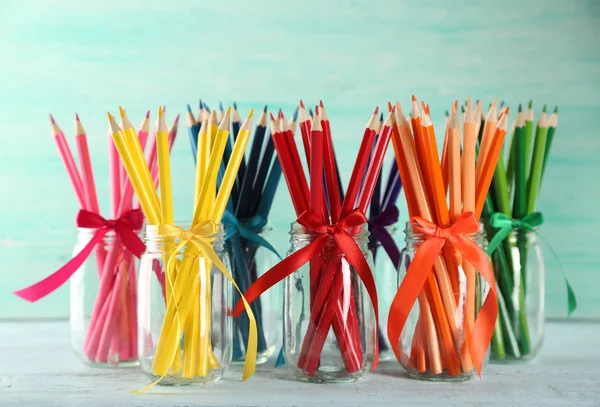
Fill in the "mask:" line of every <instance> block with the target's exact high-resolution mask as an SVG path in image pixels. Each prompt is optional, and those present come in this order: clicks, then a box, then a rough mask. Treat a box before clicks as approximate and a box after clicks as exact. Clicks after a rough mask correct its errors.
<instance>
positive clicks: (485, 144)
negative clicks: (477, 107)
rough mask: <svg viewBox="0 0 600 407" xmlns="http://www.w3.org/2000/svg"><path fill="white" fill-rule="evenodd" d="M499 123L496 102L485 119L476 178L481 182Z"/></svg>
mask: <svg viewBox="0 0 600 407" xmlns="http://www.w3.org/2000/svg"><path fill="white" fill-rule="evenodd" d="M497 121H498V113H497V111H496V100H494V103H492V106H491V107H490V110H489V112H488V115H487V118H486V119H485V125H484V126H483V135H482V137H481V146H480V148H479V158H478V159H477V167H476V168H477V170H476V171H475V177H476V179H477V180H479V177H480V176H481V171H482V170H483V163H485V162H486V161H487V155H488V153H489V151H490V145H491V144H492V139H493V138H494V135H495V134H496V124H497Z"/></svg>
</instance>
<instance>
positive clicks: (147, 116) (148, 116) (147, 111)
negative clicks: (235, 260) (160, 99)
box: [146, 108, 165, 119]
mask: <svg viewBox="0 0 600 407" xmlns="http://www.w3.org/2000/svg"><path fill="white" fill-rule="evenodd" d="M164 110H165V109H164V108H163V111H164ZM149 118H150V110H146V119H149Z"/></svg>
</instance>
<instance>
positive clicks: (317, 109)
mask: <svg viewBox="0 0 600 407" xmlns="http://www.w3.org/2000/svg"><path fill="white" fill-rule="evenodd" d="M315 114H316V115H317V116H318V115H319V106H315Z"/></svg>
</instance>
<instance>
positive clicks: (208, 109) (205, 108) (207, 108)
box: [202, 103, 210, 112]
mask: <svg viewBox="0 0 600 407" xmlns="http://www.w3.org/2000/svg"><path fill="white" fill-rule="evenodd" d="M202 108H203V109H204V110H206V111H207V112H210V108H209V107H208V105H207V104H206V103H202Z"/></svg>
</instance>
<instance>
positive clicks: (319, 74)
mask: <svg viewBox="0 0 600 407" xmlns="http://www.w3.org/2000/svg"><path fill="white" fill-rule="evenodd" d="M0 16H2V21H3V23H2V25H0V51H1V55H2V60H1V62H0V117H1V127H0V129H1V135H0V185H1V186H2V189H1V191H2V200H0V226H1V228H0V256H1V264H2V266H1V272H0V287H1V291H0V317H15V318H16V317H57V316H65V315H67V314H68V298H67V296H68V289H67V287H63V288H62V289H60V290H59V291H58V292H56V293H54V294H53V295H51V296H49V297H47V298H45V299H43V300H41V301H39V302H38V303H37V304H33V305H32V304H27V303H25V302H24V301H22V300H19V299H17V298H16V297H14V296H12V295H11V294H10V293H11V292H12V291H13V290H15V289H17V288H21V287H23V286H25V285H27V284H29V283H32V282H34V281H37V280H38V279H40V278H42V277H43V276H46V275H47V274H48V273H50V272H52V271H54V270H55V269H57V268H58V267H59V266H60V265H62V264H63V263H64V262H65V261H66V260H67V259H68V257H69V255H70V252H71V249H72V246H73V244H74V217H75V214H76V212H77V209H78V208H77V203H76V200H75V198H74V196H73V192H72V190H71V187H70V184H69V182H68V179H67V177H66V175H65V171H64V170H63V167H62V164H61V161H60V159H59V156H58V153H57V151H56V146H55V145H54V143H53V140H52V138H51V137H50V132H49V123H48V119H47V113H48V112H49V111H51V112H52V113H53V114H54V115H55V117H56V118H57V120H58V121H59V123H60V124H61V125H62V127H63V128H64V129H65V131H66V132H67V135H68V137H69V138H70V140H72V126H73V125H72V123H73V121H72V120H73V115H74V112H76V111H77V112H78V113H79V115H80V116H81V118H82V120H83V123H84V126H85V127H86V130H87V132H88V139H89V143H90V145H91V149H92V154H93V157H92V158H93V162H94V167H95V173H96V178H97V184H98V185H97V186H98V189H99V192H100V194H101V198H102V207H103V210H104V211H105V212H104V213H106V210H107V207H108V189H107V184H106V183H107V161H106V144H107V139H106V132H107V121H106V111H111V112H113V113H115V112H117V111H118V105H119V104H121V105H123V106H124V107H125V108H126V109H127V111H128V113H129V115H130V117H131V118H132V120H134V122H136V123H137V122H138V121H139V120H141V118H142V116H143V114H144V112H145V110H146V109H152V113H153V116H154V114H155V111H156V109H157V106H158V105H159V104H166V105H167V114H168V117H169V120H172V118H173V116H174V114H175V113H176V112H183V111H184V109H185V104H186V103H192V104H195V103H197V98H198V97H200V96H201V97H202V98H204V99H205V100H206V101H207V102H208V103H209V105H210V106H211V107H216V105H217V103H218V101H219V100H222V101H223V102H224V103H231V102H232V101H233V100H234V99H235V100H236V101H237V102H238V105H239V106H240V108H241V110H242V112H243V113H246V112H247V111H248V109H249V108H250V107H256V108H259V107H260V106H262V104H264V103H269V106H270V107H272V108H277V107H282V108H283V109H284V111H285V112H286V113H287V114H291V112H292V110H293V108H294V105H295V104H296V103H297V101H298V99H299V98H303V99H304V101H305V102H307V103H310V104H315V103H316V102H317V101H318V99H323V100H324V101H325V103H326V105H327V107H328V113H329V116H330V119H331V121H332V129H333V135H334V139H335V145H336V148H337V152H338V155H339V159H340V166H341V168H342V172H343V174H344V175H343V178H344V181H345V182H346V181H347V179H348V177H349V172H350V169H351V165H352V163H353V160H354V157H355V154H356V151H357V149H358V143H359V137H360V135H361V134H362V129H363V127H364V124H365V123H366V121H367V120H368V118H369V115H370V113H371V111H372V109H373V108H374V106H376V105H380V106H384V105H385V103H386V102H387V101H388V100H396V99H399V100H400V101H401V102H402V103H403V104H404V105H405V106H407V105H408V103H409V101H410V95H411V93H415V94H416V95H417V96H418V97H419V98H420V99H424V100H425V101H427V102H428V103H429V104H430V105H431V111H432V117H433V118H434V122H435V124H436V125H437V129H438V137H440V136H441V135H442V134H443V132H442V130H441V129H442V125H443V121H444V114H443V113H444V110H446V109H448V108H449V106H450V104H451V103H452V101H453V100H454V98H458V99H459V100H461V101H462V100H464V99H465V98H466V96H468V95H471V96H473V97H474V98H475V99H477V98H481V99H483V100H484V101H485V102H486V104H487V103H489V102H491V100H492V99H493V98H494V97H498V98H499V99H504V100H506V101H507V103H508V104H509V105H510V106H511V107H513V109H516V105H517V103H518V102H520V101H526V100H528V99H529V98H533V99H534V102H535V107H536V115H537V114H539V110H540V108H541V105H542V104H543V103H548V104H549V105H550V106H554V105H555V104H556V105H559V106H560V118H559V121H560V124H559V129H558V132H557V137H556V140H555V145H554V149H553V155H552V157H551V159H550V166H549V169H548V171H547V174H546V179H545V185H544V187H543V191H542V195H541V197H540V203H539V209H540V210H542V211H543V212H544V213H545V215H546V219H547V223H546V224H545V225H544V228H543V232H544V235H545V236H546V237H547V239H548V240H549V242H550V243H551V244H552V246H553V247H554V249H555V251H556V252H557V254H558V255H559V257H560V258H561V259H562V262H563V265H564V266H565V268H566V269H567V271H568V273H569V275H570V276H571V281H572V283H573V286H574V288H575V290H576V292H577V295H578V298H579V303H580V307H579V310H578V311H577V312H576V314H575V316H577V317H599V316H600V303H599V301H598V299H599V295H598V287H599V285H600V273H599V267H598V263H599V260H600V255H599V254H598V252H599V250H598V238H599V236H598V232H597V231H596V230H597V228H599V227H600V216H599V215H598V214H599V213H600V212H599V211H598V205H597V199H598V197H599V192H598V185H599V181H598V180H599V177H600V164H599V158H598V155H599V153H600V134H599V132H598V118H599V117H600V103H599V101H598V94H599V93H600V46H599V42H598V41H599V38H600V3H599V2H597V1H593V0H590V1H514V0H507V1H503V2H482V1H459V2H442V1H437V2H434V1H421V2H416V1H415V2H408V1H397V0H396V1H392V0H387V1H373V2H371V1H366V0H365V1H341V0H336V1H321V2H317V1H312V0H304V1H300V2H285V1H275V0H269V1H262V2H259V3H258V2H257V3H253V2H248V1H242V0H231V1H228V2H216V1H215V2H210V3H209V2H204V1H193V0H171V1H149V0H145V1H138V0H135V1H131V0H127V1H123V0H122V1H116V0H105V1H102V2H100V1H85V2H84V1H74V0H63V1H43V0H23V1H17V0H14V1H13V0H8V1H6V0H4V1H2V2H0ZM513 117H514V115H513ZM440 145H441V140H440ZM390 150H391V149H390ZM388 158H389V159H391V156H390V157H388ZM173 172H174V178H175V180H174V185H175V197H174V200H175V202H176V205H177V207H176V211H177V217H178V218H179V219H189V218H190V214H191V201H192V183H193V179H192V177H193V167H192V159H191V154H190V151H189V143H188V139H187V134H186V132H185V128H180V133H179V138H178V141H177V142H176V144H175V147H174V151H173ZM402 199H403V198H402ZM401 210H402V218H403V220H405V219H406V210H405V208H404V206H403V207H402V208H401ZM292 219H293V211H292V208H291V205H290V203H289V200H288V196H287V191H286V188H285V186H284V184H283V183H282V184H281V188H280V192H279V193H278V195H277V198H276V203H275V213H274V214H273V218H272V223H273V225H274V226H275V228H276V235H275V239H274V244H275V245H276V246H277V248H278V249H279V250H281V251H285V249H286V246H287V236H286V235H285V233H286V231H287V228H288V226H287V225H288V223H289V222H290V221H291V220H292ZM565 297H566V296H565V289H564V285H563V284H562V281H561V278H560V275H559V273H558V270H557V269H556V265H555V264H553V263H552V262H551V261H549V264H548V284H547V308H548V313H549V315H552V316H563V315H565V313H566V312H565V310H566V299H565Z"/></svg>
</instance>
